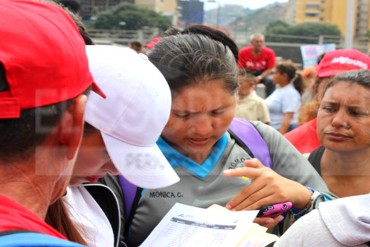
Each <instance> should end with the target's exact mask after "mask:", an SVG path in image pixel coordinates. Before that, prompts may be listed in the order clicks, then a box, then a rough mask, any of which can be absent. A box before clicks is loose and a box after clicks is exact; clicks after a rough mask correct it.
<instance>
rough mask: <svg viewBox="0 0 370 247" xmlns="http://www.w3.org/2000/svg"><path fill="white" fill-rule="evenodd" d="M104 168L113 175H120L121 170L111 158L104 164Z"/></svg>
mask: <svg viewBox="0 0 370 247" xmlns="http://www.w3.org/2000/svg"><path fill="white" fill-rule="evenodd" d="M103 170H104V171H105V172H109V173H110V174H112V175H118V174H119V171H118V170H117V168H116V166H115V165H114V164H113V162H112V161H111V160H110V161H108V162H107V163H105V165H104V166H103Z"/></svg>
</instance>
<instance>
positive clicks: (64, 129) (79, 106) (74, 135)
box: [58, 95, 87, 160]
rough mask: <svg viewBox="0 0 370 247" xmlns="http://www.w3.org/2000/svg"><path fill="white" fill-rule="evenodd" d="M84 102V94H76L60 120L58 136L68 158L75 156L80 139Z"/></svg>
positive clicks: (85, 98) (85, 97)
mask: <svg viewBox="0 0 370 247" xmlns="http://www.w3.org/2000/svg"><path fill="white" fill-rule="evenodd" d="M86 102H87V96H86V95H80V96H78V97H77V98H76V99H74V100H73V103H72V104H71V105H70V106H69V107H68V109H67V111H66V112H65V113H64V114H63V116H62V118H61V120H60V124H59V131H58V138H59V141H60V143H61V144H62V145H63V146H64V148H65V153H66V156H67V158H68V159H69V160H72V159H73V158H74V157H75V155H76V153H77V151H78V148H79V146H80V143H81V140H82V133H83V126H84V112H85V107H86Z"/></svg>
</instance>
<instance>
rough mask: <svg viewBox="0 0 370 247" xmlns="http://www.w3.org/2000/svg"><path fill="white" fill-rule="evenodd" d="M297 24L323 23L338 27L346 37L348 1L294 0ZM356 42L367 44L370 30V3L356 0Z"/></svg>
mask: <svg viewBox="0 0 370 247" xmlns="http://www.w3.org/2000/svg"><path fill="white" fill-rule="evenodd" d="M291 2H294V3H295V14H294V17H295V24H299V23H302V22H321V23H327V24H334V25H336V26H337V27H338V28H339V30H340V31H341V33H342V35H343V36H344V35H345V33H346V16H347V11H348V9H347V0H294V1H292V0H291ZM354 6H355V8H354V10H353V11H354V12H355V13H354V15H353V16H354V20H353V25H354V27H353V30H355V31H354V37H353V38H354V40H355V41H357V42H364V41H365V42H366V41H367V37H366V33H367V31H368V30H369V29H370V18H369V13H370V1H369V0H354Z"/></svg>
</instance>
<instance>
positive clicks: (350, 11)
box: [344, 0, 355, 49]
mask: <svg viewBox="0 0 370 247" xmlns="http://www.w3.org/2000/svg"><path fill="white" fill-rule="evenodd" d="M354 13H355V3H354V0H347V14H346V36H345V40H344V48H345V49H351V48H352V46H353V18H354Z"/></svg>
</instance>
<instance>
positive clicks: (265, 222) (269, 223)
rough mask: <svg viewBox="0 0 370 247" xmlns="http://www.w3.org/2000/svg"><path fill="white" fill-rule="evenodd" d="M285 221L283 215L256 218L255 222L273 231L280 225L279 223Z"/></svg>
mask: <svg viewBox="0 0 370 247" xmlns="http://www.w3.org/2000/svg"><path fill="white" fill-rule="evenodd" d="M283 219H284V217H283V216H282V215H279V216H277V217H274V218H271V217H260V218H255V220H254V222H255V223H257V224H259V225H261V226H263V227H266V228H268V229H270V230H271V229H273V228H274V227H276V226H277V225H278V224H279V222H280V221H282V220H283Z"/></svg>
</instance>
